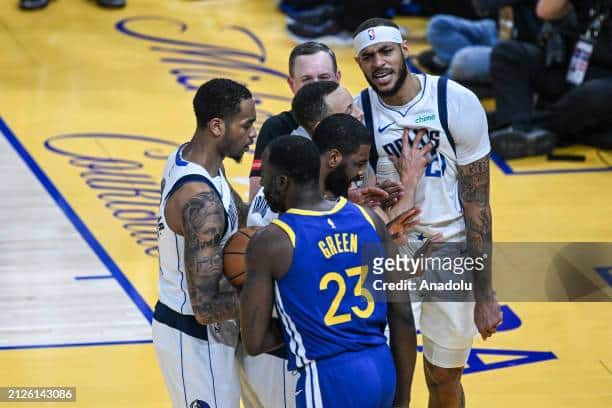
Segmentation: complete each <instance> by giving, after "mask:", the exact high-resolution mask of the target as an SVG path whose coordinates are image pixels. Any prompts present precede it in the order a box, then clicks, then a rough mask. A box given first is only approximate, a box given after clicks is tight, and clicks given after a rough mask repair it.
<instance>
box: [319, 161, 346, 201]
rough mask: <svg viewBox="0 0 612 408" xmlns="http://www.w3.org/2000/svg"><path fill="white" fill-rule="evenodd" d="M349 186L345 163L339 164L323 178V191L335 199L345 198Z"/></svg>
mask: <svg viewBox="0 0 612 408" xmlns="http://www.w3.org/2000/svg"><path fill="white" fill-rule="evenodd" d="M350 185H351V179H349V177H348V176H347V175H346V164H345V163H340V164H339V165H338V167H336V168H335V169H333V170H332V171H330V172H329V174H328V175H327V177H325V190H327V191H329V192H331V193H332V194H333V195H335V196H336V197H347V196H348V189H349V187H350Z"/></svg>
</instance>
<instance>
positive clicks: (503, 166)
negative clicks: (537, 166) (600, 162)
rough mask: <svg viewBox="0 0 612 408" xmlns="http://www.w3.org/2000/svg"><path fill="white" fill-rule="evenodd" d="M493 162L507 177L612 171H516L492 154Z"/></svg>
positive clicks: (588, 169) (600, 168)
mask: <svg viewBox="0 0 612 408" xmlns="http://www.w3.org/2000/svg"><path fill="white" fill-rule="evenodd" d="M491 160H492V161H493V163H495V164H496V165H497V167H499V169H500V170H501V171H502V172H504V174H505V175H507V176H533V175H542V174H567V173H602V172H608V171H612V166H609V167H591V168H586V169H550V170H514V169H513V168H512V166H510V165H509V164H508V162H507V161H506V160H504V159H503V158H502V157H501V156H499V155H497V154H495V153H494V152H491Z"/></svg>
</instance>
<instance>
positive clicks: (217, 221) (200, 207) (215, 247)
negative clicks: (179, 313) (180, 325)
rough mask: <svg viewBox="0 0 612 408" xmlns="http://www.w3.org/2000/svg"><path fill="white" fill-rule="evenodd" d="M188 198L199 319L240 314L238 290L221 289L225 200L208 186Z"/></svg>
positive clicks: (186, 231)
mask: <svg viewBox="0 0 612 408" xmlns="http://www.w3.org/2000/svg"><path fill="white" fill-rule="evenodd" d="M202 189H203V190H202V191H201V192H200V193H198V194H196V195H194V196H192V197H191V198H190V199H188V200H187V202H186V204H185V205H184V207H183V210H182V220H183V236H184V239H185V271H186V276H187V289H188V290H189V298H190V299H191V306H192V308H193V313H194V315H195V318H196V320H197V321H198V323H200V324H211V323H216V322H221V321H224V320H228V319H232V318H235V317H237V315H238V295H237V293H236V292H234V291H232V292H222V293H221V292H219V281H220V280H221V277H222V276H223V248H222V246H221V239H222V237H223V233H224V230H225V217H224V214H223V204H222V203H221V200H220V199H219V196H218V195H217V193H215V192H214V191H212V190H211V189H210V188H209V187H208V186H204V187H202Z"/></svg>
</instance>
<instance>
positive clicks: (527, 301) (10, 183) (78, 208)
mask: <svg viewBox="0 0 612 408" xmlns="http://www.w3.org/2000/svg"><path fill="white" fill-rule="evenodd" d="M128 2H129V4H128V7H127V8H125V9H123V10H118V11H109V10H103V9H99V8H98V7H96V5H95V2H94V1H88V0H55V1H52V2H51V4H50V6H49V7H48V8H47V9H45V10H41V11H36V12H29V13H25V12H21V11H19V10H18V9H17V7H16V3H17V0H5V1H3V2H2V3H1V4H0V49H1V52H0V170H1V171H0V196H1V197H2V199H1V200H0V222H1V225H2V227H1V228H0V310H2V313H1V314H0V387H8V386H22V387H34V386H38V387H50V386H70V387H76V402H74V403H48V406H78V407H167V406H169V399H168V396H167V395H166V391H165V388H164V384H163V381H162V378H161V375H160V372H159V369H158V365H157V361H156V358H155V354H154V350H153V345H152V344H151V330H150V322H151V317H152V307H153V305H154V304H155V301H156V298H157V275H158V265H157V258H156V256H157V253H156V248H155V245H156V233H155V225H156V212H157V206H158V202H159V190H158V185H159V178H160V174H161V171H162V166H163V164H164V161H165V158H166V156H167V155H168V153H169V152H170V151H171V150H172V149H173V148H174V147H175V146H177V145H178V144H180V143H182V142H184V141H186V140H188V139H189V138H190V137H191V135H192V132H193V129H194V126H195V121H194V117H193V113H192V108H191V101H192V97H193V91H194V90H195V89H196V88H197V87H198V85H199V84H201V83H202V82H204V81H206V80H208V79H210V78H213V77H218V76H225V77H229V78H232V79H235V80H237V81H240V82H243V83H245V84H246V85H247V86H248V87H249V88H250V89H251V91H252V92H253V93H254V95H255V96H256V98H257V100H258V105H257V108H258V110H257V114H258V123H259V124H261V122H263V120H265V118H266V117H267V116H268V115H270V114H273V113H278V112H280V111H281V110H285V109H286V108H287V107H288V106H289V104H290V97H291V95H290V92H289V88H288V86H287V85H286V82H285V79H284V77H285V73H286V69H287V68H286V63H287V58H288V54H289V51H290V49H291V48H292V47H293V43H292V42H291V41H290V40H289V39H288V37H287V35H286V32H285V29H284V16H283V15H281V14H280V13H278V12H277V11H276V8H275V3H276V2H275V1H272V0H251V1H248V0H224V1H214V0H209V1H204V0H203V1H195V0H194V1H187V0H164V1H159V0H157V1H156V0H129V1H128ZM399 21H400V22H401V23H403V24H405V25H406V26H408V27H409V28H410V29H411V31H412V32H413V33H414V34H422V33H423V30H424V27H425V24H426V22H425V20H420V19H405V18H403V19H400V20H399ZM424 47H426V44H424V43H416V42H415V43H414V44H413V50H412V51H413V52H417V51H419V50H421V49H423V48H424ZM335 50H336V52H337V55H338V59H339V65H340V69H341V70H342V82H343V84H344V85H345V86H347V87H348V88H349V89H350V90H351V92H353V93H355V94H356V93H357V92H359V91H360V90H361V89H362V88H363V87H364V86H365V81H364V79H363V77H362V76H361V73H360V72H359V70H358V68H357V66H356V65H355V63H354V62H353V60H352V50H351V49H350V48H348V47H344V48H342V47H335ZM577 120H579V118H577ZM559 152H571V153H579V154H584V155H585V156H586V158H587V160H586V161H585V162H579V163H575V162H574V163H564V162H547V161H546V160H545V158H543V157H536V158H530V159H524V160H514V161H509V162H505V161H503V160H499V159H496V160H494V162H492V167H491V168H492V170H491V189H492V208H493V215H494V231H493V236H494V240H495V241H496V242H506V243H515V245H516V246H517V247H521V248H522V249H521V250H520V251H519V252H520V255H515V253H514V252H513V251H512V250H510V249H508V246H502V247H500V249H499V251H498V252H497V253H496V258H495V264H496V265H497V268H496V270H495V271H496V272H495V274H496V277H495V282H496V283H495V285H496V287H497V290H498V292H499V293H501V294H506V293H509V292H504V290H505V289H504V288H509V287H512V288H513V292H512V293H511V294H507V296H505V297H504V295H501V296H500V297H501V300H502V301H503V305H504V306H503V307H504V325H503V327H502V330H500V332H499V333H497V334H496V335H495V336H494V337H493V338H492V339H490V340H487V341H486V342H483V341H481V340H479V339H477V340H476V341H475V344H474V350H473V352H472V355H471V356H470V359H469V361H468V367H467V369H466V374H465V376H464V386H465V389H466V393H467V402H468V405H469V406H472V407H516V406H520V407H601V408H603V407H610V406H612V347H611V345H612V328H611V323H612V311H611V307H610V303H608V302H607V300H609V299H610V297H611V295H612V291H611V289H612V288H611V285H612V250H611V248H612V246H611V244H610V243H611V242H612V166H611V163H612V152H610V151H598V150H595V149H591V148H588V147H584V146H576V147H572V148H567V149H560V150H559ZM251 160H252V155H247V156H245V159H244V160H243V163H241V164H239V165H238V164H234V163H232V162H226V167H227V170H228V173H229V174H230V175H231V179H232V182H233V184H234V186H235V187H236V188H237V190H238V191H239V192H241V193H242V194H243V195H244V196H245V197H246V194H247V189H248V169H249V167H250V162H251ZM579 243H583V244H579ZM584 243H591V244H584ZM507 245H510V244H507ZM568 271H569V272H568ZM568 273H569V274H570V275H571V276H569V275H567V274H568ZM568 276H569V278H568ZM534 288H535V289H534ZM522 290H524V291H525V293H531V292H529V291H530V290H536V291H538V290H540V294H543V295H542V296H540V295H533V297H531V296H530V295H524V296H521V291H522ZM547 299H548V300H547ZM551 299H552V300H557V301H551ZM536 300H537V301H536ZM559 300H564V301H559ZM567 300H572V301H567ZM237 392H238V391H237ZM413 396H414V397H413V401H414V403H413V406H415V407H424V406H426V396H427V392H426V387H425V383H424V379H423V374H422V365H421V362H419V365H418V366H417V373H416V375H415V382H414V385H413ZM4 406H17V407H29V406H30V407H38V406H41V403H40V402H38V403H11V402H0V407H4ZM44 406H47V405H44Z"/></svg>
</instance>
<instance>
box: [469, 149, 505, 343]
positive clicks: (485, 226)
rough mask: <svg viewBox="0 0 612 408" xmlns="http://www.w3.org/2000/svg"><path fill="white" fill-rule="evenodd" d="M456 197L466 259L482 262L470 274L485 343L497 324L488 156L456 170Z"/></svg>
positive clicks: (479, 329) (477, 317) (497, 308)
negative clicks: (461, 213) (461, 215)
mask: <svg viewBox="0 0 612 408" xmlns="http://www.w3.org/2000/svg"><path fill="white" fill-rule="evenodd" d="M459 194H460V196H461V203H462V204H463V211H464V217H465V226H466V233H467V250H468V256H470V257H472V258H473V259H475V258H478V257H482V258H483V259H484V269H483V270H482V271H475V272H474V295H475V298H476V308H475V313H474V319H475V323H476V327H478V331H479V332H480V334H481V336H482V338H483V339H486V338H487V337H490V336H491V335H492V334H493V333H495V331H496V330H497V326H498V325H499V323H500V322H501V312H500V310H499V305H498V303H497V299H496V298H495V291H493V284H492V279H491V265H492V260H493V257H492V251H491V249H492V238H491V236H492V235H491V228H492V221H491V207H490V205H489V155H488V154H487V155H486V156H485V157H483V158H481V159H479V160H476V161H475V162H472V163H470V164H468V165H465V166H459Z"/></svg>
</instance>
